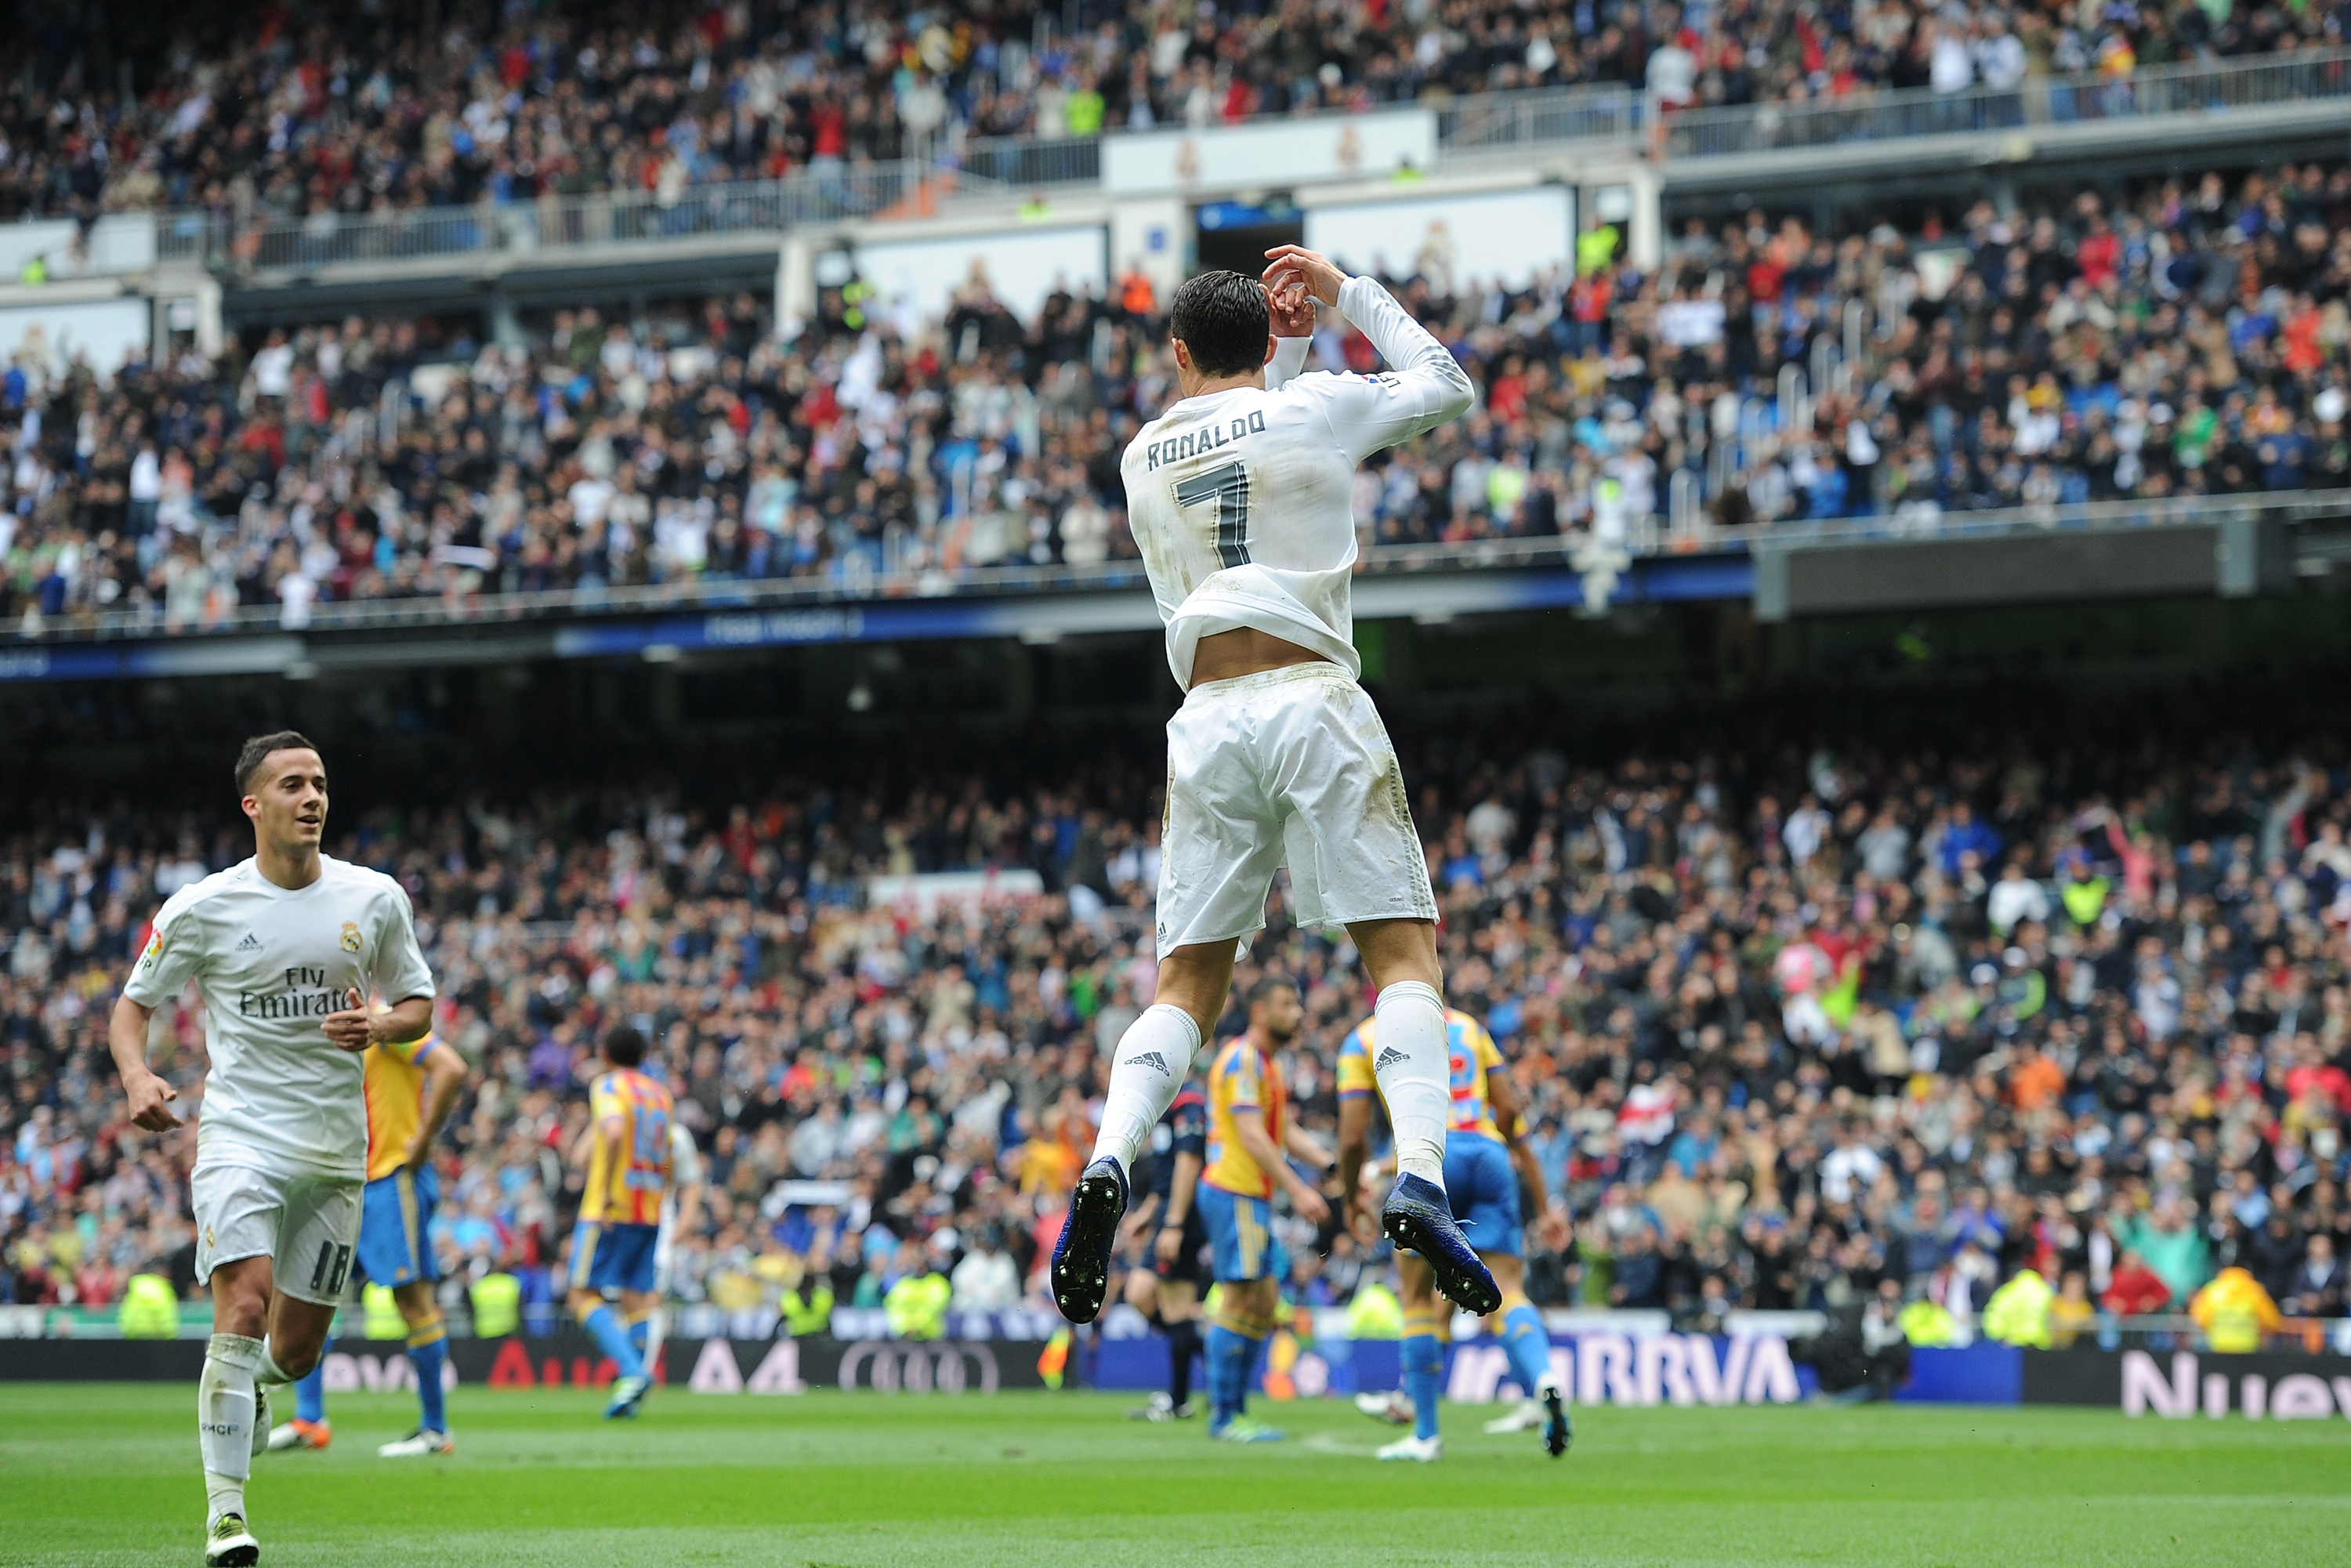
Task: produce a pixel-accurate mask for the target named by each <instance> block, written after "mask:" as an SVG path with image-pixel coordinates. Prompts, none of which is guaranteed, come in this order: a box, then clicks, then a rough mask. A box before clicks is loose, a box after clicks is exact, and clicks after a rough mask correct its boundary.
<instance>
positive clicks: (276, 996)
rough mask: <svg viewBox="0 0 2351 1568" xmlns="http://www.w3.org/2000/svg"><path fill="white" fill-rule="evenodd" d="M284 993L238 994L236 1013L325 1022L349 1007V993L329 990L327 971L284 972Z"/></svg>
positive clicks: (298, 968) (268, 1017) (254, 1016)
mask: <svg viewBox="0 0 2351 1568" xmlns="http://www.w3.org/2000/svg"><path fill="white" fill-rule="evenodd" d="M285 975H286V988H285V989H284V990H282V991H239V992H238V993H237V994H236V1010H237V1016H238V1017H240V1018H249V1019H322V1018H325V1017H326V1016H327V1015H328V1014H329V1013H334V1012H340V1011H341V1010H342V1009H344V1008H347V1007H349V1006H350V992H349V991H346V990H343V989H340V988H336V989H331V990H330V989H328V988H327V971H326V970H324V969H313V968H308V967H297V968H292V969H287V970H286V971H285Z"/></svg>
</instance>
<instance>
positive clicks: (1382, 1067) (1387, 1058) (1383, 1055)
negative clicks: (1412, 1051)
mask: <svg viewBox="0 0 2351 1568" xmlns="http://www.w3.org/2000/svg"><path fill="white" fill-rule="evenodd" d="M1404 1059H1405V1055H1404V1052H1403V1051H1398V1050H1397V1049H1396V1048H1395V1046H1393V1045H1391V1046H1389V1047H1388V1048H1387V1049H1385V1050H1384V1051H1381V1052H1380V1059H1379V1060H1378V1061H1374V1062H1373V1063H1372V1071H1374V1072H1384V1071H1387V1070H1388V1069H1389V1068H1391V1067H1394V1066H1395V1064H1396V1063H1397V1062H1399V1061H1403V1060H1404Z"/></svg>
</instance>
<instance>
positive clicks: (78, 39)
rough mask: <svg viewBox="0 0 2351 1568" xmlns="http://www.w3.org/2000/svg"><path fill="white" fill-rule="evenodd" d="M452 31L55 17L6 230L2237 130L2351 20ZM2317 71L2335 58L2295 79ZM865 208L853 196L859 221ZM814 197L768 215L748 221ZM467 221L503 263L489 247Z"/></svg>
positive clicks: (1549, 14) (250, 238) (1952, 12)
mask: <svg viewBox="0 0 2351 1568" xmlns="http://www.w3.org/2000/svg"><path fill="white" fill-rule="evenodd" d="M1103 9H1104V10H1109V9H1110V8H1108V7H1104V8H1103ZM1081 15H1082V16H1083V25H1082V26H1081V28H1080V29H1079V30H1078V31H1076V32H1074V33H1072V32H1071V31H1069V30H1068V24H1069V23H1070V21H1071V19H1072V18H1073V17H1075V16H1081ZM437 16H438V17H439V26H438V27H437V29H436V30H435V31H434V33H433V34H432V36H430V37H427V36H425V34H424V33H423V30H421V29H416V28H412V27H402V26H393V25H390V24H387V23H386V22H385V21H383V20H382V19H381V17H379V16H377V15H375V14H374V13H373V12H371V11H370V10H369V9H367V8H364V7H357V8H355V7H348V6H329V5H310V4H301V5H280V6H272V7H268V8H266V9H265V10H264V11H263V12H262V13H261V14H260V16H259V17H258V18H257V19H256V18H255V17H254V16H250V15H249V14H248V13H246V11H245V10H243V9H241V8H233V7H227V6H225V5H214V4H209V3H207V4H202V5H194V6H193V7H189V6H176V7H172V8H171V9H170V11H169V13H168V15H164V16H158V17H157V18H156V19H154V20H152V21H151V20H146V19H143V18H142V19H141V20H137V21H133V22H131V24H130V25H129V26H127V27H123V28H121V29H120V36H116V35H115V34H105V35H100V36H88V37H85V36H77V33H76V31H75V29H74V28H73V26H70V25H68V24H61V23H59V22H58V21H57V20H56V19H54V18H46V19H45V18H38V17H36V16H33V15H32V13H31V12H30V11H29V10H27V11H26V13H24V19H23V20H22V21H21V22H20V23H19V25H18V26H19V37H18V40H17V42H18V48H17V49H16V50H15V51H12V52H14V53H16V54H17V55H18V56H19V57H22V58H23V59H24V60H25V61H26V67H27V68H26V70H24V71H22V72H20V73H16V75H15V76H14V78H12V79H11V81H10V82H9V84H8V86H7V87H6V88H5V89H0V217H5V216H15V215H46V216H53V217H60V216H79V217H84V218H87V217H89V216H93V215H95V214H97V213H99V211H101V210H104V211H115V212H147V211H172V212H174V213H177V214H183V217H182V219H180V220H177V221H175V222H174V223H173V224H172V225H170V233H169V234H168V235H167V236H166V239H167V244H168V243H171V242H173V241H176V242H177V243H179V244H180V245H181V246H183V249H184V248H185V247H186V246H187V245H188V244H189V243H190V242H191V241H193V243H195V244H196V245H199V246H202V245H204V244H206V243H207V242H210V243H213V244H214V245H216V246H217V247H218V249H219V251H220V253H221V255H222V256H223V258H225V259H233V260H237V261H242V262H243V263H245V264H246V265H252V264H255V263H256V262H259V261H264V260H265V259H266V258H265V257H263V256H261V254H260V251H261V250H262V249H263V248H266V246H267V244H268V241H269V239H270V236H271V235H273V234H276V233H277V232H278V231H279V230H280V229H283V230H286V231H287V232H288V233H289V234H290V233H291V232H296V231H299V230H303V229H306V228H307V229H308V232H309V234H310V235H311V237H312V239H313V240H314V241H315V240H317V239H318V238H319V237H320V236H321V235H331V234H333V233H335V232H337V230H338V228H339V226H340V227H342V228H343V229H344V230H345V232H347V233H350V234H361V233H366V232H368V231H369V229H370V225H375V226H376V227H379V228H381V227H384V226H385V225H387V224H389V223H391V222H392V220H394V219H403V220H404V219H413V218H416V217H418V216H421V215H423V214H426V213H429V212H432V211H434V210H445V209H450V208H456V207H464V206H468V205H471V204H476V203H481V202H487V203H490V204H496V205H500V206H516V205H519V204H532V203H534V202H539V201H547V200H553V201H557V202H560V201H562V200H564V199H566V198H570V199H579V198H585V197H590V196H600V195H619V196H625V197H643V198H647V199H650V200H653V201H654V202H656V203H657V204H658V205H659V206H660V207H661V208H662V209H664V212H665V213H666V212H668V211H670V210H672V209H674V208H675V207H676V206H677V205H678V204H679V203H680V202H681V200H683V199H684V196H685V193H687V192H688V191H689V190H691V189H692V188H694V187H696V186H703V185H714V184H726V185H739V184H740V183H744V182H752V181H774V180H778V179H784V178H787V177H789V176H792V175H794V174H796V173H799V172H809V171H815V172H826V171H836V172H837V171H839V170H841V169H842V168H844V167H850V168H859V169H872V170H881V169H886V168H890V167H892V166H894V165H897V164H899V163H900V162H901V161H904V162H905V163H906V164H907V165H909V166H917V167H919V166H935V165H937V164H940V163H942V162H944V163H946V164H950V165H956V166H959V167H961V168H962V169H963V170H964V171H966V172H967V176H968V177H969V178H971V179H972V180H974V181H976V182H977V183H980V184H982V185H986V184H987V183H990V182H995V181H1002V182H1011V183H1016V184H1019V185H1029V184H1034V183H1050V182H1052V181H1056V180H1067V179H1092V178H1093V177H1094V176H1095V174H1096V173H1097V172H1098V171H1099V168H1100V162H1099V153H1098V143H1099V140H1100V138H1101V136H1102V133H1104V132H1105V131H1122V130H1126V131H1133V130H1144V129H1149V128H1153V127H1163V126H1175V127H1193V128H1201V127H1208V126H1215V125H1223V124H1230V123H1237V122H1239V121H1243V120H1252V119H1261V118H1268V117H1283V116H1299V115H1306V114H1313V113H1339V112H1347V111H1360V110H1366V109H1370V108H1374V107H1377V106H1380V105H1384V104H1393V103H1408V102H1423V103H1432V104H1437V105H1440V106H1449V107H1446V108H1445V110H1444V112H1445V113H1446V116H1447V119H1446V124H1445V126H1444V131H1445V136H1444V141H1445V143H1446V145H1447V149H1448V151H1456V152H1458V151H1470V152H1474V151H1476V150H1478V149H1479V148H1484V147H1491V146H1496V145H1510V144H1515V143H1520V142H1523V141H1542V140H1554V139H1559V138H1562V137H1565V138H1573V137H1594V136H1598V137H1618V138H1624V137H1631V136H1636V135H1637V136H1647V135H1651V134H1653V133H1656V134H1661V135H1662V137H1663V144H1662V147H1661V150H1662V151H1664V152H1667V153H1668V154H1678V155H1707V154H1720V153H1726V152H1743V151H1755V150H1761V149H1767V148H1772V147H1789V146H1803V145H1818V144H1823V143H1829V142H1839V141H1852V140H1855V139H1862V138H1870V137H1885V136H1915V135H1919V134H1931V133H1936V132H1949V131H1967V130H1979V131H1980V130H1999V129H2015V128H2030V127H2046V126H2051V125H2064V124H2067V123H2070V122H2074V121H2077V120H2099V119H2107V118H2115V117H2124V118H2128V117H2135V116H2141V115H2147V114H2167V113H2179V112H2182V111H2189V110H2219V109H2234V110H2243V109H2246V108H2248V107H2251V106H2252V105H2256V104H2261V103H2269V102H2274V101H2287V100H2292V99H2301V98H2307V97H2312V96H2334V95H2339V94H2340V93H2341V92H2343V91H2344V90H2345V89H2346V80H2345V75H2346V73H2345V71H2344V68H2343V62H2342V59H2341V56H2340V51H2339V49H2338V48H2336V47H2335V46H2339V45H2340V44H2341V42H2342V38H2341V35H2340V26H2339V23H2338V21H2337V16H2336V13H2335V11H2334V10H2332V9H2329V8H2325V7H2321V6H2315V5H2304V6H2289V5H2237V6H2234V7H2231V6H2230V5H2226V4H2221V3H2219V0H2204V3H2201V4H2198V3H2191V0H2182V3H2180V4H2178V5H2163V6H2156V5H2150V6H2145V7H2138V6H2130V5H2108V6H2105V7H2104V8H2099V7H2096V6H2082V7H2068V6H2059V5H2049V6H2045V7H2042V6H2029V5H2027V6H2016V7H2009V6H2003V5H1994V4H1960V5H1949V6H1945V7H1943V8H1942V9H1941V10H1939V11H1935V10H1930V9H1928V8H1924V7H1918V8H1914V7H1911V6H1908V5H1902V4H1898V3H1889V4H1878V5H1870V4H1866V3H1864V4H1858V5H1850V6H1848V5H1835V6H1833V7H1831V8H1829V9H1826V10H1822V9H1819V8H1815V7H1813V6H1810V5H1794V4H1792V3H1790V0H1760V3H1750V0H1739V3H1736V4H1729V5H1691V6H1688V7H1687V8H1684V7H1681V6H1677V5H1671V4H1653V5H1646V6H1641V5H1615V6H1611V5H1605V4H1598V3H1595V0H1577V3H1576V4H1573V5H1565V4H1547V5H1540V6H1523V5H1517V4H1500V3H1497V0H1468V3H1464V4H1457V5H1450V6H1447V7H1444V8H1443V9H1442V10H1440V9H1439V8H1437V7H1436V6H1434V5H1426V4H1409V5H1407V4H1398V3H1394V0H1368V3H1357V4H1349V5H1329V4H1325V5H1308V4H1306V3H1304V0H1288V3H1287V4H1284V5H1279V6H1263V7H1256V6H1252V7H1236V8H1231V9H1223V8H1217V7H1213V6H1207V5H1200V6H1194V5H1182V4H1174V5H1171V4H1156V5H1143V4H1136V5H1132V6H1130V7H1128V8H1126V9H1125V10H1124V11H1123V12H1122V13H1118V14H1113V15H1098V14H1096V13H1095V10H1094V8H1092V7H1087V8H1085V9H1084V11H1083V12H1082V13H1081V12H1078V11H1074V10H1071V9H1069V8H1062V7H1050V6H1048V7H1038V8H1029V7H1014V8H1009V9H1007V8H1000V7H995V6H979V5H951V6H946V7H941V8H933V9H928V10H921V11H904V12H896V13H893V12H892V11H889V10H885V9H884V8H883V7H881V6H875V5H846V6H828V7H816V8H810V7H791V8H770V7H768V6H766V5H760V6H753V5H747V4H743V5H733V6H726V7H720V6H715V5H714V6H710V7H707V8H705V9H702V10H699V11H695V12H692V13H691V14H684V13H681V14H680V16H679V19H678V20H677V21H676V22H675V23H674V25H670V26H646V25H645V24H644V23H643V20H642V16H641V14H640V13H638V12H636V11H635V10H633V9H632V8H624V7H621V6H618V5H609V4H599V5H588V6H567V7H563V8H560V9H553V8H550V9H546V10H542V11H539V12H538V14H536V15H532V14H529V13H528V12H517V9H516V8H515V7H512V6H493V5H487V4H483V3H479V0H456V3H453V4H449V5H444V6H442V7H441V8H440V9H439V11H438V13H437ZM99 25H100V24H97V23H92V24H91V26H99ZM107 25H109V26H110V24H107ZM2304 60H2308V61H2311V62H2313V63H2314V65H2315V66H2317V67H2318V68H2316V69H2314V70H2302V69H2296V68H2294V67H2295V66H2296V64H2297V62H2301V61H2304ZM2271 61H2275V62H2279V63H2281V64H2282V65H2283V66H2284V67H2286V68H2285V69H2282V70H2270V69H2264V68H2263V66H2264V63H2265V62H2271ZM124 71H128V72H129V77H128V80H129V82H130V85H131V89H132V92H131V94H130V95H128V96H126V95H125V94H123V93H122V92H121V91H120V90H118V89H120V86H121V84H122V82H123V80H124V77H123V75H122V72H124ZM1573 89H1581V92H1580V94H1579V93H1578V92H1577V91H1575V90H1573ZM1492 94H1501V95H1504V96H1503V97H1501V98H1499V99H1492V98H1489V97H1486V96H1483V95H1492ZM1661 127H1662V130H1661V129H1660V128H1661ZM885 183H886V182H885ZM893 192H894V186H893ZM852 195H853V193H851V192H846V191H844V192H841V193H835V194H834V196H833V198H832V203H831V212H832V213H834V214H838V213H839V212H841V211H843V210H854V203H853V201H852V200H851V198H852ZM893 199H895V196H894V194H885V195H883V196H880V197H878V198H877V204H886V202H887V201H889V200H893ZM687 206H688V209H689V210H692V208H693V204H692V203H691V202H688V203H687ZM771 209H772V210H771ZM791 210H797V209H792V208H790V204H783V205H780V206H779V205H778V204H775V203H773V202H770V203H768V204H765V205H761V204H755V203H753V202H751V201H750V199H749V198H748V197H747V196H746V197H745V200H744V204H743V206H742V208H741V210H740V211H737V213H736V214H735V222H736V223H737V225H738V226H740V225H751V224H760V225H771V224H773V223H776V222H778V221H782V219H783V218H785V217H788V216H789V212H790V211H791ZM810 210H811V211H816V210H818V209H816V208H811V209H810ZM395 226H396V225H395ZM660 232H675V231H674V230H664V231H660ZM472 235H473V238H472V243H473V244H474V245H476V246H480V245H488V244H493V243H496V231H495V230H494V229H493V228H488V227H483V226H479V225H476V226H475V229H474V230H473V231H472ZM444 237H450V236H444ZM412 243H413V241H412ZM195 254H198V255H202V254H204V252H203V251H201V250H199V251H197V252H196V253H195ZM392 254H412V253H402V252H392Z"/></svg>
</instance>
